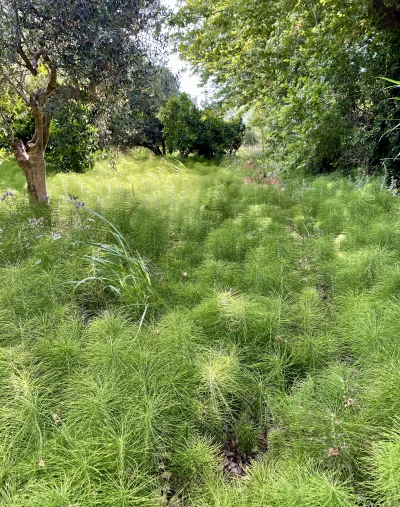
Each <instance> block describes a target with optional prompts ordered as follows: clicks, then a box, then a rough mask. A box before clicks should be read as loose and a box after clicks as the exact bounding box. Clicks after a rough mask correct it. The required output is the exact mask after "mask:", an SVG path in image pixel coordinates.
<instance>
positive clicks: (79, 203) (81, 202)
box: [76, 201, 85, 208]
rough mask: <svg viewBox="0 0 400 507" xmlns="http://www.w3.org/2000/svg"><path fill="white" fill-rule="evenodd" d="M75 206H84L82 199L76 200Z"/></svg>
mask: <svg viewBox="0 0 400 507" xmlns="http://www.w3.org/2000/svg"><path fill="white" fill-rule="evenodd" d="M76 205H77V206H80V207H81V208H83V206H85V203H84V202H83V201H78V202H77V203H76Z"/></svg>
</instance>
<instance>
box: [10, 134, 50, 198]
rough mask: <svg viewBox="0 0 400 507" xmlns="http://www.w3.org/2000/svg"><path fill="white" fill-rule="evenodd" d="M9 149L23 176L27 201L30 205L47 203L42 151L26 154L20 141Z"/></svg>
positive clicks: (44, 163)
mask: <svg viewBox="0 0 400 507" xmlns="http://www.w3.org/2000/svg"><path fill="white" fill-rule="evenodd" d="M11 148H12V150H13V152H14V155H15V158H16V159H17V162H18V165H19V167H20V168H21V169H22V172H23V173H24V175H25V178H26V183H27V186H28V197H29V201H30V202H31V203H38V202H41V201H42V202H43V201H47V186H46V162H45V159H44V151H42V150H35V149H33V150H31V151H29V152H28V151H27V149H26V148H25V146H24V143H23V142H22V141H16V142H14V143H12V145H11Z"/></svg>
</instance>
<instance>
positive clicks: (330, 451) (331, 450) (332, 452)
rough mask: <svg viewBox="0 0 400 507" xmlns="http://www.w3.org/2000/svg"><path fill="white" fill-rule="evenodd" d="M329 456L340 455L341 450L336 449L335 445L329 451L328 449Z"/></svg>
mask: <svg viewBox="0 0 400 507" xmlns="http://www.w3.org/2000/svg"><path fill="white" fill-rule="evenodd" d="M328 456H329V457H330V458H333V457H335V456H340V452H339V450H338V449H334V448H333V447H331V448H330V449H329V451H328Z"/></svg>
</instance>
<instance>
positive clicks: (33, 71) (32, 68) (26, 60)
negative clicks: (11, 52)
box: [17, 45, 38, 76]
mask: <svg viewBox="0 0 400 507" xmlns="http://www.w3.org/2000/svg"><path fill="white" fill-rule="evenodd" d="M17 52H18V54H19V56H20V57H21V58H22V60H23V62H24V63H25V67H26V68H27V69H28V70H29V72H30V73H31V74H32V75H33V76H37V75H38V71H37V62H38V61H37V59H36V60H34V61H35V63H36V67H35V66H34V65H33V64H32V62H31V61H30V60H29V58H28V57H27V55H26V53H25V51H24V50H23V48H22V46H21V45H20V46H19V47H18V50H17Z"/></svg>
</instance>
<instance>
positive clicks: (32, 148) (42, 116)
mask: <svg viewBox="0 0 400 507" xmlns="http://www.w3.org/2000/svg"><path fill="white" fill-rule="evenodd" d="M18 54H19V55H20V56H21V58H22V61H23V62H24V65H23V66H24V67H26V68H27V69H28V70H29V71H30V72H31V74H32V75H33V76H37V75H38V71H37V69H38V65H39V60H40V59H41V58H42V59H43V61H44V63H45V65H46V67H47V70H48V72H49V80H48V83H47V87H46V88H45V89H40V90H37V91H36V92H34V93H32V94H31V95H30V97H29V101H28V100H26V102H27V105H28V106H29V107H30V110H31V113H32V116H33V117H34V119H35V133H34V134H33V138H32V140H31V141H29V142H28V143H26V146H25V145H24V143H23V142H22V141H20V140H16V141H15V140H14V134H13V133H12V142H11V149H12V151H13V152H14V155H15V158H16V159H17V162H18V165H19V167H20V168H21V169H22V172H23V173H24V175H25V178H26V183H27V185H28V197H29V201H30V202H31V203H39V202H45V203H46V202H47V201H48V195H47V186H46V161H45V158H44V154H45V151H46V147H47V142H48V140H49V134H50V123H51V118H50V116H49V114H48V113H47V112H46V110H45V104H46V100H47V99H48V98H49V97H51V96H52V95H54V94H55V93H56V91H57V72H56V69H55V67H54V66H53V65H52V63H51V61H50V59H49V57H48V55H47V53H46V51H45V50H44V49H40V50H39V51H36V53H34V55H33V59H32V60H30V59H29V58H28V56H27V55H26V53H25V51H24V50H23V48H22V45H20V46H19V48H18Z"/></svg>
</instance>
